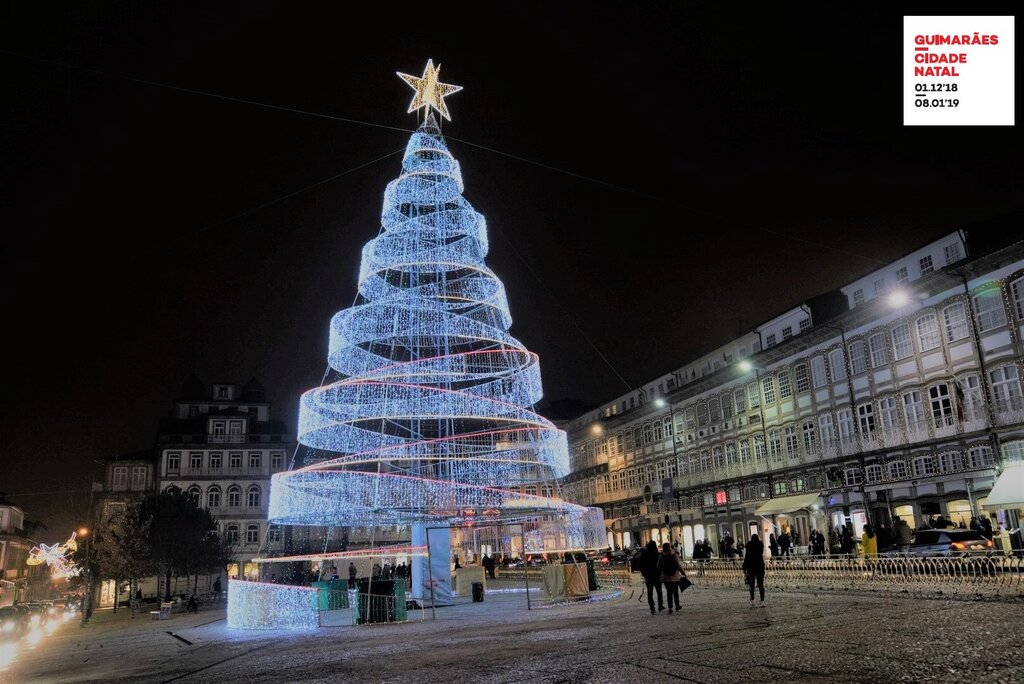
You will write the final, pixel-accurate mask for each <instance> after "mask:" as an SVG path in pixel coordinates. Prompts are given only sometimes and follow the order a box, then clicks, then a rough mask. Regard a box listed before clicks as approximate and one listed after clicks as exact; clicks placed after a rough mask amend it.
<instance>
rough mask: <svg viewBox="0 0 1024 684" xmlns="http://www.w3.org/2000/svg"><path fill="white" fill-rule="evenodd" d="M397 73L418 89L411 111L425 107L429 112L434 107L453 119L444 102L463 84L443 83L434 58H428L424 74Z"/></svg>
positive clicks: (438, 111)
mask: <svg viewBox="0 0 1024 684" xmlns="http://www.w3.org/2000/svg"><path fill="white" fill-rule="evenodd" d="M395 73H397V74H398V77H399V78H401V79H402V80H403V81H405V82H406V83H408V84H409V87H410V88H412V89H413V90H415V91H416V94H415V95H414V96H413V98H412V102H411V103H410V104H409V112H415V111H416V110H418V109H423V108H424V107H425V108H426V109H427V113H428V114H429V113H430V109H431V108H433V109H435V110H437V113H438V114H440V115H441V116H443V117H444V118H446V119H448V120H449V121H451V120H452V117H451V116H449V115H448V106H447V105H446V104H445V103H444V98H445V97H447V96H448V95H452V94H454V93H457V92H459V91H460V90H462V86H457V85H452V84H450V83H441V81H439V80H438V75H439V74H440V73H441V65H440V64H438V65H437V66H436V67H435V66H434V60H432V59H428V60H427V66H426V67H425V68H424V69H423V75H422V76H410V75H409V74H403V73H402V72H401V71H398V72H395Z"/></svg>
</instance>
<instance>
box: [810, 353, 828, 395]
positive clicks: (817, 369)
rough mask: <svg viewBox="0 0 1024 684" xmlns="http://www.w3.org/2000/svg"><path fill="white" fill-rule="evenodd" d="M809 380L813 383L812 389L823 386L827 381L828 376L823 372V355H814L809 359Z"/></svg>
mask: <svg viewBox="0 0 1024 684" xmlns="http://www.w3.org/2000/svg"><path fill="white" fill-rule="evenodd" d="M811 381H812V382H813V383H814V389H818V388H819V387H824V386H825V385H826V383H827V382H828V377H827V376H826V374H825V357H824V356H815V357H813V358H812V359H811Z"/></svg>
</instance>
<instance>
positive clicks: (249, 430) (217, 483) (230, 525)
mask: <svg viewBox="0 0 1024 684" xmlns="http://www.w3.org/2000/svg"><path fill="white" fill-rule="evenodd" d="M286 440H287V428H286V427H285V424H284V422H283V421H280V420H274V419H272V418H271V417H270V404H268V403H267V401H266V395H265V393H264V390H263V386H262V385H261V384H260V383H259V382H258V381H257V380H256V379H255V378H254V379H252V380H250V381H249V382H248V383H247V384H246V385H245V386H244V387H242V389H241V391H240V392H238V391H236V388H235V385H233V384H229V383H220V384H215V385H213V388H212V392H211V391H210V390H209V389H207V387H206V386H205V385H203V383H201V382H200V381H199V380H198V379H197V378H196V377H195V376H192V377H190V378H189V379H188V380H187V381H186V382H185V385H184V387H182V391H181V396H180V397H179V398H178V399H177V400H176V401H175V402H174V409H173V411H172V413H171V415H170V416H169V417H167V418H164V419H163V420H161V421H160V428H159V434H158V437H157V452H158V471H157V480H158V486H159V487H160V489H166V488H168V487H170V486H172V485H173V486H177V487H179V488H181V489H182V490H183V491H186V492H190V493H192V494H193V495H195V496H196V497H197V499H198V501H199V503H200V505H201V506H202V507H204V508H208V509H209V510H210V513H212V514H213V517H214V518H215V519H216V521H217V524H218V526H219V528H220V532H221V534H223V535H224V536H225V537H226V538H227V539H228V540H229V541H231V542H232V543H234V544H235V548H236V549H237V551H236V562H235V563H234V564H233V565H232V566H230V567H229V568H228V575H229V576H230V577H242V576H245V577H248V578H250V579H257V578H258V577H259V568H258V567H257V566H256V564H254V563H252V562H250V561H251V560H252V558H254V557H255V556H257V555H259V553H260V550H261V548H262V549H263V552H264V553H271V552H274V551H278V550H280V549H281V548H283V541H282V536H283V535H282V530H281V528H280V527H277V526H268V524H267V506H268V498H269V495H270V476H271V475H273V474H274V473H277V472H280V471H282V470H285V469H287V467H288V459H290V458H291V455H292V452H293V449H294V445H293V444H290V443H289V442H287V441H286Z"/></svg>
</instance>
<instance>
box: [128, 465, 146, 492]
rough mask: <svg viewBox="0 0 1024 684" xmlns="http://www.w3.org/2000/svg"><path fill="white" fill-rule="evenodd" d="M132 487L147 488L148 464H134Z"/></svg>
mask: <svg viewBox="0 0 1024 684" xmlns="http://www.w3.org/2000/svg"><path fill="white" fill-rule="evenodd" d="M131 488H132V489H136V490H138V489H145V488H146V466H132V484H131Z"/></svg>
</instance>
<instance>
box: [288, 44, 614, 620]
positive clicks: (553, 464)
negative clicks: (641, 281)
mask: <svg viewBox="0 0 1024 684" xmlns="http://www.w3.org/2000/svg"><path fill="white" fill-rule="evenodd" d="M439 70H440V67H437V68H435V67H434V65H433V62H428V63H427V67H426V70H425V71H424V73H423V75H422V76H421V77H416V76H409V75H406V74H399V76H401V77H402V79H403V80H405V81H406V82H407V83H408V84H409V85H410V86H412V87H413V89H414V90H415V91H416V94H415V97H414V98H413V101H412V105H411V106H410V109H409V111H410V112H412V111H418V110H419V109H425V110H426V112H425V116H424V118H423V122H422V125H420V127H419V129H418V130H417V131H415V132H414V133H413V134H412V136H411V137H410V139H409V144H408V146H407V147H406V150H405V156H404V158H403V160H402V172H401V175H400V176H399V177H398V178H397V179H395V180H393V181H392V182H390V183H389V184H388V186H387V189H386V190H385V192H384V207H383V212H382V216H381V231H380V233H379V234H378V236H377V237H376V238H374V239H372V240H370V241H369V242H368V243H367V244H366V245H365V246H364V247H363V250H362V263H361V267H360V272H359V284H358V297H357V300H356V302H355V304H354V305H353V306H352V307H351V308H348V309H345V310H343V311H341V312H339V313H338V314H336V315H335V316H334V318H333V319H332V321H331V326H330V344H329V352H328V362H329V364H330V367H331V369H332V372H333V375H332V380H333V381H332V382H330V383H329V384H324V385H322V386H320V387H317V388H315V389H312V390H309V391H308V392H306V393H305V394H304V395H303V397H302V403H301V407H300V414H299V430H298V432H299V442H300V443H301V444H303V445H305V446H306V447H307V448H308V450H309V453H311V454H313V456H312V457H308V458H307V460H306V462H305V463H304V464H303V467H301V468H298V469H296V470H292V471H289V472H285V473H280V474H278V475H275V476H274V480H273V484H272V488H271V497H270V519H271V522H274V523H278V524H292V525H324V526H333V527H337V526H359V527H371V528H372V527H392V528H393V527H398V528H401V529H408V532H409V534H408V537H407V538H409V537H411V539H412V544H413V546H414V547H420V546H422V545H424V544H425V543H426V538H427V530H428V529H430V530H431V532H430V535H429V537H430V545H431V555H432V556H433V557H435V558H440V559H442V560H443V563H444V566H443V568H444V573H443V574H444V575H445V579H446V578H447V577H446V576H447V567H448V566H447V563H448V559H449V557H450V551H449V541H448V540H449V534H448V528H450V527H460V526H470V525H472V526H487V525H503V526H506V529H512V528H515V529H516V530H518V531H519V532H521V533H522V539H523V546H524V547H525V548H523V549H522V550H523V551H525V552H526V553H539V552H545V551H548V552H551V551H564V550H568V549H580V548H595V547H602V546H605V545H606V540H605V531H604V523H603V519H602V517H601V512H600V510H599V509H589V508H584V507H581V506H578V505H575V504H572V503H569V502H566V501H564V500H563V499H561V498H560V496H559V495H558V487H557V479H558V478H560V477H563V476H565V475H566V474H567V473H568V470H569V461H568V450H567V444H566V436H565V433H564V432H563V431H561V430H559V429H557V428H556V427H555V426H554V425H553V424H552V423H551V422H550V421H548V420H547V419H545V418H544V417H542V416H540V415H538V414H537V413H535V412H534V411H533V410H532V406H534V405H535V404H536V403H537V402H538V401H539V400H540V399H541V396H542V388H541V376H540V365H539V363H538V359H537V355H536V354H534V353H532V352H530V351H528V350H527V349H526V347H525V346H524V345H523V344H522V343H521V342H519V341H518V340H517V339H516V338H515V337H513V336H512V335H511V334H509V329H510V327H511V325H512V318H511V315H510V314H509V307H508V302H507V300H506V297H505V288H504V286H503V285H502V283H501V281H500V280H499V279H498V277H497V276H496V275H495V274H494V272H493V271H491V270H490V269H489V268H488V267H487V265H486V263H485V261H484V257H485V256H486V255H487V249H488V245H487V229H486V224H485V222H484V217H483V216H482V215H480V214H479V213H477V212H476V211H474V209H473V207H472V206H471V205H470V204H469V202H468V201H466V199H465V198H464V197H463V196H462V192H463V182H462V175H461V173H460V169H459V163H458V162H457V161H456V160H455V159H454V158H453V156H452V154H451V153H450V152H449V150H448V146H447V145H446V144H445V140H444V138H443V136H442V135H441V131H440V128H439V126H438V123H437V119H435V117H434V115H433V113H432V112H431V110H434V111H436V112H438V113H439V114H440V115H441V116H442V117H443V118H445V119H450V116H449V114H448V109H447V107H446V105H445V102H444V97H445V96H446V95H450V94H452V93H454V92H457V91H459V90H461V88H460V87H459V86H453V85H449V84H444V83H441V82H440V81H439V80H438V72H439ZM526 492H536V493H526ZM520 526H521V527H520ZM517 536H518V532H517ZM428 574H429V570H428V569H427V568H426V566H425V565H422V564H421V565H420V566H417V569H415V570H414V573H413V576H414V578H415V579H419V580H420V581H421V582H422V581H423V580H425V579H426V577H427V575H428ZM435 574H440V573H435ZM443 583H444V582H442V584H443ZM421 591H422V585H421V586H420V590H419V591H418V590H417V586H416V585H415V584H414V586H413V592H412V593H413V596H423V594H422V593H421ZM439 594H440V595H439V597H438V599H437V600H438V602H439V603H444V602H445V601H446V597H445V595H444V594H445V592H444V590H443V587H440V588H439Z"/></svg>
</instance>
